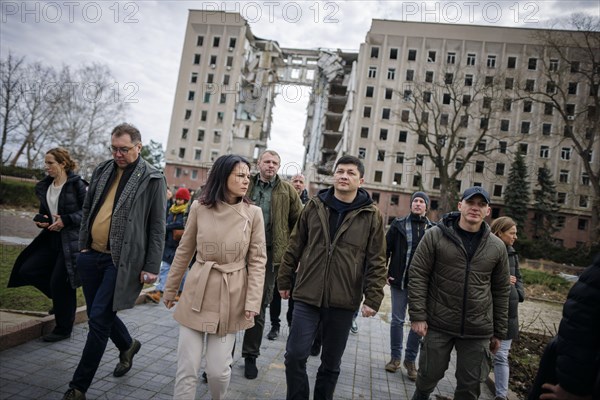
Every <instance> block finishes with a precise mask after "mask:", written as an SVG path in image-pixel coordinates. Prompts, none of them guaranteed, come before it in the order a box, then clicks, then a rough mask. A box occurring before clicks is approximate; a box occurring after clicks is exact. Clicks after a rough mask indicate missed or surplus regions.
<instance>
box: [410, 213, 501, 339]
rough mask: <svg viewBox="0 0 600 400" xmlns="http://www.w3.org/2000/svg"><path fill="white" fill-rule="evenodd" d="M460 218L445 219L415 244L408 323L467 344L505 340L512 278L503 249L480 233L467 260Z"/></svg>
mask: <svg viewBox="0 0 600 400" xmlns="http://www.w3.org/2000/svg"><path fill="white" fill-rule="evenodd" d="M459 218H460V214H459V213H457V212H453V213H449V214H446V215H445V216H444V217H443V218H442V220H441V221H440V222H439V223H438V224H437V226H435V227H433V228H431V229H428V230H427V232H426V233H425V236H423V239H421V242H419V246H418V247H417V250H416V251H415V255H414V257H413V259H412V262H411V264H410V269H409V273H408V274H409V279H408V306H409V313H410V320H411V321H427V325H428V327H429V328H430V329H434V330H437V331H440V332H444V333H447V334H450V335H456V336H459V337H463V338H467V339H469V338H470V339H477V338H479V339H482V338H490V337H492V336H495V337H497V338H500V339H504V338H505V337H506V333H507V329H508V297H509V293H510V278H509V271H508V254H507V253H506V245H505V244H504V243H503V242H502V240H500V239H499V238H498V237H496V236H495V235H493V234H492V233H491V232H490V228H489V226H488V225H487V224H486V223H485V222H484V224H485V225H484V230H485V231H484V233H483V237H482V239H481V242H480V243H479V247H478V248H477V250H476V251H475V254H474V255H473V257H472V258H471V260H469V259H468V258H467V251H466V250H465V248H464V246H463V244H462V241H461V239H460V237H459V236H458V233H457V232H456V229H455V228H454V226H455V224H456V223H457V221H458V219H459Z"/></svg>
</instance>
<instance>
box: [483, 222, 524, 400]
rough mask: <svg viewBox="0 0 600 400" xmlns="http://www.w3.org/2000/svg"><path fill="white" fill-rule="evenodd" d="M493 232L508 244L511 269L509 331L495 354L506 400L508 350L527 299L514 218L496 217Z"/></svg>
mask: <svg viewBox="0 0 600 400" xmlns="http://www.w3.org/2000/svg"><path fill="white" fill-rule="evenodd" d="M491 229H492V233H493V234H494V235H496V236H498V237H499V238H500V239H501V240H502V241H503V242H504V244H505V245H506V251H507V252H508V266H509V269H510V297H509V300H508V333H507V335H506V339H505V340H502V341H501V342H500V349H499V350H498V352H497V353H496V355H495V356H494V378H495V382H496V400H505V399H506V398H507V397H508V377H509V367H508V352H509V350H510V345H511V344H512V341H513V339H516V338H518V337H519V313H518V306H519V303H520V302H523V300H525V291H524V289H523V281H522V280H521V272H520V271H519V258H518V257H517V253H516V252H515V249H514V248H513V247H512V246H513V244H514V243H515V241H516V240H517V224H516V223H515V221H513V220H512V218H509V217H500V218H496V219H495V220H494V221H493V222H492V225H491Z"/></svg>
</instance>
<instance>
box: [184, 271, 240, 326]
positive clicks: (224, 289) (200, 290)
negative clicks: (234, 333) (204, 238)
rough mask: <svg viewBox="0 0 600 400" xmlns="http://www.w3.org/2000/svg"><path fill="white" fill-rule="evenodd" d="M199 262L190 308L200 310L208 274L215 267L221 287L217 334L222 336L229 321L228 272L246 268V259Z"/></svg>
mask: <svg viewBox="0 0 600 400" xmlns="http://www.w3.org/2000/svg"><path fill="white" fill-rule="evenodd" d="M198 262H199V263H200V268H201V269H200V276H199V277H198V282H197V283H196V293H195V296H194V299H193V301H192V310H193V311H196V312H200V310H202V301H203V300H204V294H205V293H206V285H207V283H208V275H209V273H210V270H211V269H216V270H217V271H219V272H220V273H221V277H222V279H221V287H220V294H219V300H220V301H219V327H218V329H217V334H218V335H220V336H222V335H225V334H227V324H228V323H229V274H231V273H233V272H236V271H239V270H241V269H243V268H246V260H240V261H236V262H233V263H229V264H217V263H216V262H214V261H198Z"/></svg>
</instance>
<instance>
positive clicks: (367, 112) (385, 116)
mask: <svg viewBox="0 0 600 400" xmlns="http://www.w3.org/2000/svg"><path fill="white" fill-rule="evenodd" d="M467 101H468V100H467ZM573 107H574V105H573ZM484 108H485V107H484ZM592 109H593V111H590V115H595V112H596V111H595V107H592ZM572 110H573V112H574V108H573V109H572ZM410 113H411V111H410V110H401V111H400V121H402V122H409V121H410ZM371 114H372V107H371V106H364V108H363V118H371ZM390 118H391V108H388V107H383V108H382V109H381V119H382V120H390ZM449 118H450V114H448V113H441V114H440V120H439V123H440V126H447V125H448V123H449ZM471 119H474V118H473V117H469V116H468V115H462V116H461V117H460V119H459V125H458V126H459V127H462V128H467V127H468V126H469V120H471ZM420 122H421V123H423V124H426V123H428V122H429V112H427V111H423V112H421V116H420ZM489 123H490V120H489V118H487V117H483V118H479V128H480V129H489V128H490V126H489ZM541 127H542V135H544V136H549V135H551V134H552V124H551V123H543V124H542V125H541ZM509 129H510V120H508V119H502V120H500V131H502V132H508V131H509ZM531 132H532V123H531V122H530V121H521V124H520V129H519V133H520V134H523V135H528V134H530V133H531ZM563 134H564V136H570V135H572V134H573V127H572V126H571V125H565V126H564V127H563ZM590 134H591V131H590V130H588V131H587V132H586V137H588V136H589V135H590Z"/></svg>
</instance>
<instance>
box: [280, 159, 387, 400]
mask: <svg viewBox="0 0 600 400" xmlns="http://www.w3.org/2000/svg"><path fill="white" fill-rule="evenodd" d="M363 175H364V166H363V164H362V162H361V161H360V160H359V159H358V158H356V157H353V156H343V157H341V158H340V159H339V160H338V162H337V163H336V165H335V171H334V183H333V188H329V189H324V190H321V191H320V192H319V194H318V195H317V196H315V197H313V198H312V199H310V200H309V201H308V203H306V205H305V207H304V209H303V210H302V214H301V215H300V219H299V220H298V223H297V224H296V227H295V228H294V231H293V232H292V236H291V238H290V242H289V245H288V248H287V250H286V253H285V255H284V256H283V260H282V263H281V266H280V267H279V275H278V278H277V284H278V286H279V293H280V295H281V298H282V299H287V298H289V296H290V290H291V288H292V274H293V272H294V270H296V267H298V272H297V277H296V284H295V286H294V291H293V298H294V312H293V316H292V327H291V331H290V336H289V337H288V341H287V346H286V353H285V375H286V382H287V398H288V399H308V397H309V384H308V376H307V375H306V360H307V358H308V355H309V353H310V349H311V346H312V343H313V340H314V338H315V335H316V334H317V327H318V325H319V322H320V323H321V326H322V346H323V352H322V353H321V366H320V367H319V372H318V373H317V380H316V382H315V389H314V390H315V392H314V398H315V399H331V398H333V393H334V391H335V386H336V384H337V380H338V376H339V374H340V364H341V359H342V355H343V354H344V350H345V348H346V342H347V340H348V334H349V332H350V327H351V325H352V317H353V315H354V312H355V311H356V310H358V308H359V307H360V304H361V302H362V299H363V295H364V303H363V307H362V315H363V316H364V317H371V316H374V315H375V314H376V313H377V310H379V306H380V304H381V301H382V300H383V286H384V285H385V282H386V275H387V271H386V266H385V239H384V233H383V220H382V217H381V213H380V212H379V210H378V209H377V207H375V205H374V204H373V201H372V200H371V197H370V196H369V194H368V193H367V191H365V190H364V189H362V188H360V187H359V186H360V185H361V184H362V183H363ZM298 265H299V266H298Z"/></svg>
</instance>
